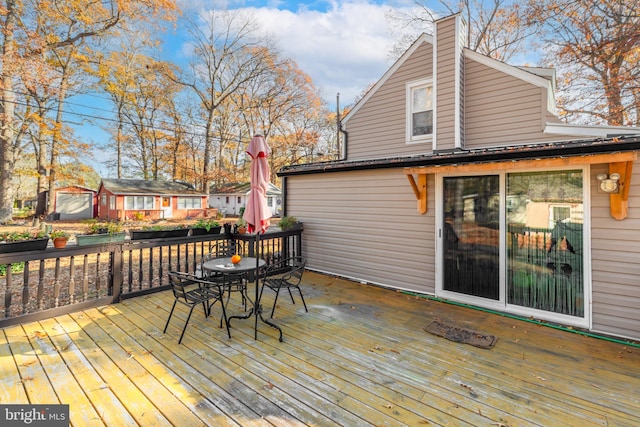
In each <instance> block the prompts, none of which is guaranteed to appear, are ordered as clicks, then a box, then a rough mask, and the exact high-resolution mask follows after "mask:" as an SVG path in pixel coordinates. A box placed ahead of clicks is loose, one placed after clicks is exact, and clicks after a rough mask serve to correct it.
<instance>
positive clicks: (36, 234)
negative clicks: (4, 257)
mask: <svg viewBox="0 0 640 427" xmlns="http://www.w3.org/2000/svg"><path fill="white" fill-rule="evenodd" d="M48 243H49V236H47V233H46V232H44V231H43V230H35V231H10V232H4V233H0V253H10V252H24V251H41V250H45V249H46V248H47V244H48Z"/></svg>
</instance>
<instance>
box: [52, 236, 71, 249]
mask: <svg viewBox="0 0 640 427" xmlns="http://www.w3.org/2000/svg"><path fill="white" fill-rule="evenodd" d="M67 240H68V239H67V238H66V237H56V238H55V239H53V246H54V247H56V248H58V249H61V248H64V247H65V246H67Z"/></svg>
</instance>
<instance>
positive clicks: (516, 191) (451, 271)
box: [440, 169, 585, 318]
mask: <svg viewBox="0 0 640 427" xmlns="http://www.w3.org/2000/svg"><path fill="white" fill-rule="evenodd" d="M583 175H584V174H583V171H582V170H581V169H580V170H568V171H557V170H556V171H544V172H518V173H507V172H504V173H502V174H495V175H482V176H463V177H444V178H443V186H442V189H443V192H442V193H443V199H442V203H443V205H442V223H441V224H442V228H441V230H442V231H441V232H442V239H441V241H442V263H443V264H442V274H441V276H440V277H441V278H442V279H441V280H442V285H441V289H442V290H443V291H445V293H455V294H462V295H464V296H465V298H466V300H468V299H469V297H471V298H472V299H473V298H478V303H479V305H482V300H483V299H485V300H491V301H493V302H491V303H489V302H487V304H486V305H487V306H491V307H496V305H503V306H505V307H506V306H509V307H512V308H513V311H518V312H523V310H524V312H527V310H529V311H531V312H532V313H533V312H537V311H544V312H549V313H553V314H552V315H551V317H553V316H554V315H556V314H560V315H568V316H575V317H577V318H584V317H585V295H584V293H585V291H584V282H585V275H584V268H583V255H584V244H583V243H584V235H583V222H584V203H583ZM501 182H502V186H501ZM501 267H502V268H501ZM501 271H503V272H504V273H503V274H502V275H501ZM449 295H451V294H449ZM463 299H464V298H463Z"/></svg>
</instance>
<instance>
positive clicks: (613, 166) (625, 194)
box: [609, 161, 633, 220]
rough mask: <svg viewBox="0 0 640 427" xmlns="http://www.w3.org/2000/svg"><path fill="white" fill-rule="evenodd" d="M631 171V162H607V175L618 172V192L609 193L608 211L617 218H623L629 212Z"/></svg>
mask: <svg viewBox="0 0 640 427" xmlns="http://www.w3.org/2000/svg"><path fill="white" fill-rule="evenodd" d="M632 172H633V162H632V161H627V162H615V163H609V175H611V174H612V173H617V174H620V179H619V180H618V188H619V190H618V192H617V193H611V194H610V195H609V211H610V212H611V216H612V217H613V218H615V219H618V220H623V219H625V218H626V217H627V215H628V214H629V188H630V187H631V174H632Z"/></svg>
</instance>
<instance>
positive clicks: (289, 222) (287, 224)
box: [278, 215, 302, 230]
mask: <svg viewBox="0 0 640 427" xmlns="http://www.w3.org/2000/svg"><path fill="white" fill-rule="evenodd" d="M301 225H302V223H301V222H299V221H298V219H297V218H296V217H295V216H286V215H285V216H283V217H282V218H281V219H280V222H278V226H279V227H280V229H282V230H289V229H291V228H294V227H296V226H301Z"/></svg>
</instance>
